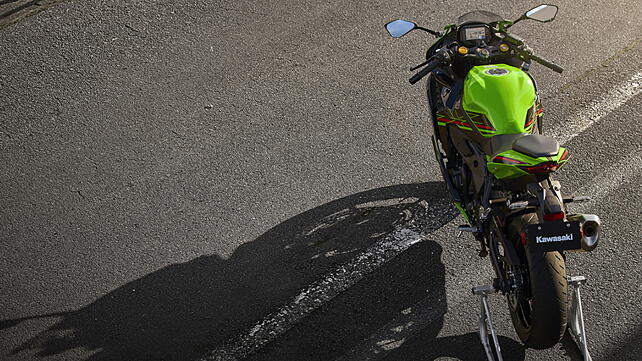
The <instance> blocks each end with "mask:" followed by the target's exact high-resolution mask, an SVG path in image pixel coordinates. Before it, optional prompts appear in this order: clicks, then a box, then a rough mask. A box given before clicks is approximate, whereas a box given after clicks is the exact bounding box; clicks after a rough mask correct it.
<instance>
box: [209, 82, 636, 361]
mask: <svg viewBox="0 0 642 361" xmlns="http://www.w3.org/2000/svg"><path fill="white" fill-rule="evenodd" d="M640 92H642V71H638V72H637V73H636V74H634V75H633V76H632V77H631V78H629V79H628V80H626V81H624V82H622V83H620V84H619V85H618V86H616V87H615V88H613V89H612V90H611V91H609V92H608V93H607V94H606V95H605V96H604V97H603V98H602V99H601V100H600V101H598V102H596V103H592V104H591V105H589V106H587V107H586V108H585V109H583V110H581V111H580V112H578V113H576V114H575V116H574V117H573V118H571V120H570V121H568V122H565V123H563V124H560V125H558V126H557V127H553V128H552V129H551V131H550V132H546V134H547V135H549V136H553V137H555V138H556V139H558V140H559V141H560V143H561V144H565V143H567V142H568V141H570V140H571V139H573V138H574V137H576V136H577V135H578V134H580V133H581V132H582V131H584V130H585V129H587V128H588V127H590V126H591V125H593V124H594V123H596V122H598V121H599V120H600V119H602V118H603V117H604V116H606V115H608V114H609V113H611V112H612V111H614V110H615V109H617V108H618V107H620V106H622V104H624V103H626V102H627V101H628V100H630V99H631V98H633V97H634V96H636V95H638V94H640ZM638 158H640V159H638ZM641 162H642V158H641V157H640V156H638V157H637V158H634V159H631V158H629V159H627V164H629V165H631V167H628V168H626V169H628V170H629V172H623V173H622V174H621V175H620V176H615V177H611V178H612V179H614V180H613V182H611V181H610V179H608V180H607V179H606V177H605V178H604V181H602V182H592V184H593V185H594V189H595V190H594V191H592V192H593V193H595V194H594V198H595V199H597V198H600V197H602V196H604V195H605V194H606V192H608V191H609V190H608V189H610V190H613V189H614V188H615V187H616V185H617V184H618V183H616V182H618V180H619V181H622V180H623V179H626V178H628V177H630V176H632V175H633V174H634V173H633V172H634V171H635V170H637V169H639V167H638V168H636V167H635V165H636V164H640V163H641ZM623 165H625V164H623ZM609 184H610V186H609ZM592 189H593V188H592ZM587 195H590V194H587ZM423 236H424V235H423V234H420V233H417V232H415V231H412V230H410V229H405V228H400V229H398V230H397V231H395V232H393V233H392V234H391V235H389V236H388V237H386V238H384V239H383V240H382V241H380V242H378V243H376V244H375V245H373V246H372V247H370V248H368V249H367V250H366V251H364V252H363V253H361V254H359V255H358V256H357V257H355V258H353V259H352V260H351V261H350V262H348V263H346V264H344V265H341V266H339V267H338V268H336V269H335V270H333V271H332V272H330V273H328V274H327V275H326V276H325V277H324V278H322V279H321V280H319V281H317V282H315V283H313V284H312V285H310V286H309V287H308V288H306V289H305V290H303V291H302V292H301V293H299V294H298V295H297V296H296V297H294V299H293V300H292V301H291V302H290V303H288V304H286V305H285V306H283V307H282V308H281V309H280V310H279V311H277V312H275V313H272V314H270V315H268V316H267V317H265V318H264V319H263V320H262V321H260V322H258V323H257V324H256V325H255V326H254V327H253V328H252V329H251V330H249V331H248V332H247V333H245V334H242V335H240V336H239V337H237V338H236V339H232V340H230V341H228V342H227V343H225V344H223V345H221V346H219V347H217V348H216V349H214V350H212V351H210V352H208V353H207V355H205V356H204V357H203V358H202V359H201V360H217V361H233V360H240V359H242V358H244V357H246V356H248V355H249V354H251V353H252V352H253V351H255V350H257V349H259V348H261V347H262V346H263V345H265V344H267V343H268V342H270V341H272V340H274V339H276V338H277V337H279V336H280V335H281V334H283V333H284V332H285V331H287V330H288V329H290V328H291V327H292V326H294V325H295V324H296V323H297V322H298V321H299V320H301V319H303V318H304V317H306V316H307V315H308V314H309V313H311V312H312V311H314V310H315V309H317V308H319V307H320V306H321V305H323V304H324V303H326V302H328V301H329V300H331V299H332V298H334V297H335V296H337V295H338V294H340V293H341V292H343V291H345V290H346V289H348V288H350V287H351V286H352V285H354V284H355V283H357V282H358V281H359V280H361V279H362V278H363V277H364V276H366V275H367V274H369V273H370V272H372V271H374V270H375V269H377V268H379V267H380V266H382V265H383V264H384V263H386V262H388V261H389V260H391V259H393V258H394V257H396V256H397V255H399V254H400V253H402V252H404V251H405V250H407V249H408V248H409V247H410V246H412V245H413V244H415V243H417V242H420V241H421V240H422V238H423Z"/></svg>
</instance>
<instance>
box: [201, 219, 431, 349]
mask: <svg viewBox="0 0 642 361" xmlns="http://www.w3.org/2000/svg"><path fill="white" fill-rule="evenodd" d="M422 238H423V234H421V233H418V232H415V231H413V230H410V229H407V228H400V229H398V230H396V231H394V232H393V233H392V234H390V235H389V236H387V237H386V238H384V239H383V240H381V241H379V242H378V243H375V245H373V246H372V247H370V248H368V249H367V250H366V251H364V252H363V253H361V254H360V255H358V256H357V257H355V258H353V259H352V260H351V261H350V262H348V263H346V264H344V265H341V266H339V267H338V268H336V269H335V270H333V271H332V272H330V273H329V274H327V275H326V276H325V277H324V278H322V279H321V280H319V281H317V282H315V283H313V284H312V285H310V286H309V287H308V288H306V289H305V290H303V291H302V292H301V293H299V294H298V295H297V296H296V297H294V299H293V300H292V301H291V302H290V303H288V304H287V305H285V306H283V307H282V308H281V309H280V310H279V311H278V312H275V313H273V314H270V315H269V316H267V317H266V318H264V319H263V320H262V321H261V322H259V323H257V324H256V325H255V326H254V327H253V328H252V329H251V330H249V331H248V332H247V333H246V334H243V335H241V336H240V337H238V338H237V339H235V340H233V341H232V342H228V343H226V344H224V345H222V346H220V347H218V348H216V349H214V350H212V351H210V352H209V353H208V354H207V355H206V356H204V357H203V358H202V359H201V360H216V361H232V360H239V359H242V358H244V357H246V356H247V355H249V354H250V353H252V352H253V351H255V350H257V349H259V348H260V347H262V346H263V345H265V344H266V343H268V342H270V341H272V340H273V339H275V338H277V337H278V336H280V335H281V334H282V333H284V332H285V331H287V330H288V329H290V328H291V327H292V326H293V325H294V324H296V323H297V322H298V321H299V320H301V319H302V318H304V317H305V316H307V315H308V314H309V313H310V312H312V311H314V310H315V309H317V308H318V307H320V306H321V305H323V304H324V303H326V302H327V301H329V300H331V299H332V298H334V297H335V296H337V295H338V294H340V293H341V292H343V291H345V290H346V289H348V288H350V287H351V286H352V285H354V284H355V283H357V282H358V281H359V280H361V279H362V278H363V277H364V276H366V275H367V274H368V273H370V272H372V271H374V270H375V269H377V268H379V267H381V266H382V265H383V264H384V263H386V262H388V261H389V260H391V259H393V258H394V257H395V256H397V255H398V254H400V253H401V252H403V251H405V250H406V249H408V248H409V247H410V246H412V245H413V244H415V243H417V242H420V241H421V240H422Z"/></svg>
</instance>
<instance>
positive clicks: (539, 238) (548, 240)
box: [535, 233, 573, 243]
mask: <svg viewBox="0 0 642 361" xmlns="http://www.w3.org/2000/svg"><path fill="white" fill-rule="evenodd" d="M572 240H573V234H572V233H569V234H565V235H563V236H552V237H543V236H537V237H535V242H536V243H551V242H564V241H572Z"/></svg>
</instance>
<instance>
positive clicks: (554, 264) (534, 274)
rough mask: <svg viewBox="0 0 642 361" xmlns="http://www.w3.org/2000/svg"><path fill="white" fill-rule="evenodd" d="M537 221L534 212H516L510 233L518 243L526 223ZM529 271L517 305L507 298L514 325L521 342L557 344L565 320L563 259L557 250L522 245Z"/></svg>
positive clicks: (534, 345) (544, 345)
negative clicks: (544, 249) (523, 213)
mask: <svg viewBox="0 0 642 361" xmlns="http://www.w3.org/2000/svg"><path fill="white" fill-rule="evenodd" d="M537 223H539V221H538V218H537V215H536V214H535V213H529V214H526V215H522V216H519V217H517V218H515V219H514V220H513V221H511V223H510V225H509V236H511V239H513V240H516V244H520V240H521V234H522V232H524V231H525V230H526V226H527V225H528V224H537ZM523 254H524V255H525V258H526V265H527V269H528V274H527V275H524V278H525V280H524V281H525V284H524V288H525V289H524V292H522V293H521V294H522V295H520V297H519V298H520V300H518V302H516V304H517V305H516V307H514V305H512V304H511V302H510V300H509V302H508V303H509V309H510V314H511V318H512V320H513V325H514V327H515V331H516V332H517V335H518V336H519V338H520V339H521V340H522V342H523V343H524V344H525V345H526V346H527V347H531V348H534V349H546V348H551V347H553V346H554V345H555V344H557V343H558V342H559V341H560V339H561V338H562V336H563V335H564V332H565V331H566V323H567V320H568V283H567V279H566V263H565V261H564V257H563V255H562V254H561V253H560V252H538V251H535V250H533V249H531V248H529V247H528V245H527V246H526V247H525V248H524V253H523Z"/></svg>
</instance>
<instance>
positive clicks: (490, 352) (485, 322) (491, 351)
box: [473, 285, 581, 361]
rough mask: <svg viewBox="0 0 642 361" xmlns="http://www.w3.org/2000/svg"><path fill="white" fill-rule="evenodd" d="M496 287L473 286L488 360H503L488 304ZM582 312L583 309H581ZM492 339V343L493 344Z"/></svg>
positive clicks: (480, 333) (481, 335) (480, 335)
mask: <svg viewBox="0 0 642 361" xmlns="http://www.w3.org/2000/svg"><path fill="white" fill-rule="evenodd" d="M495 292H496V289H495V287H494V286H492V285H485V286H478V287H475V288H473V294H476V295H478V296H479V298H480V304H481V313H480V315H479V338H480V339H481V343H482V345H484V351H486V357H488V361H503V358H502V351H501V349H500V347H499V341H498V340H497V333H496V332H495V327H494V326H493V318H492V316H491V314H490V305H489V304H488V295H489V294H492V293H495ZM580 312H581V311H580ZM491 341H492V345H491Z"/></svg>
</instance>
